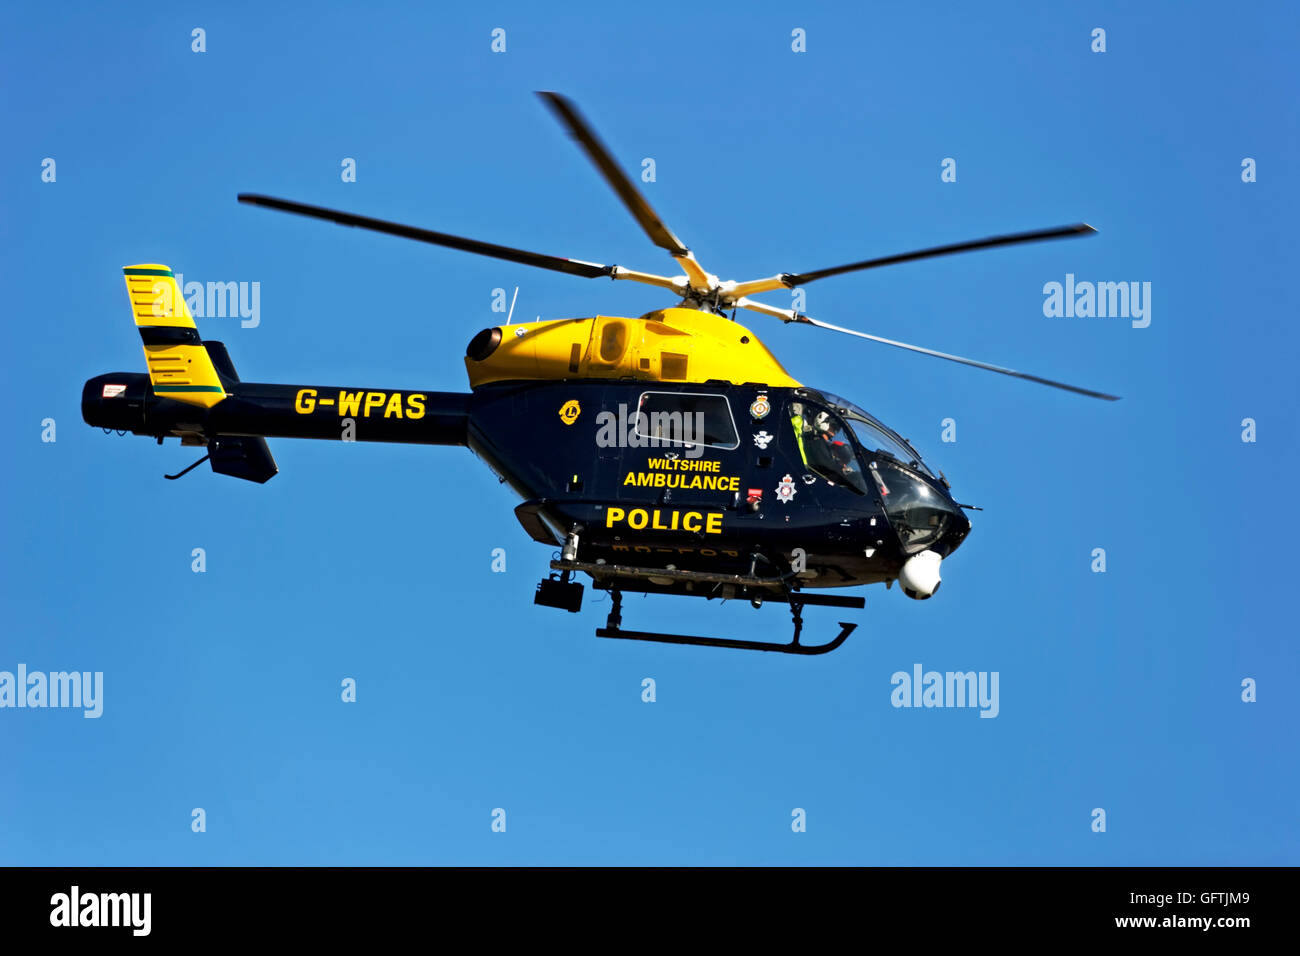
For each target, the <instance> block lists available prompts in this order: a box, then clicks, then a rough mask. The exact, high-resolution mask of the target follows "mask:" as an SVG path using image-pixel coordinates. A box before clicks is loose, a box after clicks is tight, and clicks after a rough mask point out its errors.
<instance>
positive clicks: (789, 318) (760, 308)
mask: <svg viewBox="0 0 1300 956" xmlns="http://www.w3.org/2000/svg"><path fill="white" fill-rule="evenodd" d="M736 305H737V306H738V307H739V308H742V309H749V310H750V311H751V312H759V313H762V314H763V315H771V316H775V317H776V318H778V319H780V320H781V321H783V322H793V323H799V324H801V325H815V326H816V327H817V328H819V329H830V330H831V331H832V332H843V333H844V334H845V335H855V336H857V337H858V338H860V339H868V340H870V341H872V342H881V343H883V344H885V345H892V346H894V348H899V349H907V350H908V351H909V352H920V353H921V354H922V355H933V356H934V357H935V358H941V359H947V360H948V361H949V362H958V363H960V364H962V365H973V366H974V367H975V368H982V369H985V370H986V371H989V372H997V373H998V374H1000V375H1011V376H1014V377H1015V378H1023V379H1025V380H1026V381H1029V382H1037V383H1038V384H1040V385H1050V386H1051V387H1052V388H1061V389H1064V390H1065V391H1067V392H1074V393H1075V394H1077V395H1087V396H1088V397H1089V398H1100V399H1104V400H1105V401H1108V402H1117V401H1119V398H1120V397H1119V396H1118V395H1108V394H1106V393H1105V392H1094V391H1093V390H1092V389H1090V388H1080V387H1079V386H1077V385H1067V384H1065V383H1064V382H1056V381H1053V380H1052V379H1050V378H1041V377H1039V376H1037V375H1030V374H1029V373H1028V372H1018V371H1016V370H1015V369H1013V368H1003V367H1002V366H1001V365H990V364H989V363H987V362H978V361H976V360H975V359H968V358H962V357H961V356H960V355H949V354H948V353H947V352H936V351H935V350H934V349H927V348H922V347H921V346H919V345H908V344H907V343H906V342H895V341H894V340H893V339H886V338H881V337H880V336H879V335H868V334H867V333H866V332H859V331H857V330H856V329H846V328H843V327H842V326H839V325H831V324H830V323H829V322H821V321H819V320H817V319H813V318H809V317H808V316H806V315H804V314H803V313H801V312H793V311H791V310H790V309H782V308H779V307H777V306H774V305H768V304H767V303H765V302H756V301H754V300H753V299H740V300H738V301H737V302H736Z"/></svg>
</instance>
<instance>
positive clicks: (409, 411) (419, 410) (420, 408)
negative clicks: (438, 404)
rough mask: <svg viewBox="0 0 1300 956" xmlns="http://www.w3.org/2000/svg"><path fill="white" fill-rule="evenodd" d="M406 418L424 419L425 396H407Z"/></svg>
mask: <svg viewBox="0 0 1300 956" xmlns="http://www.w3.org/2000/svg"><path fill="white" fill-rule="evenodd" d="M406 417H407V418H423V417H424V396H423V395H407V396H406Z"/></svg>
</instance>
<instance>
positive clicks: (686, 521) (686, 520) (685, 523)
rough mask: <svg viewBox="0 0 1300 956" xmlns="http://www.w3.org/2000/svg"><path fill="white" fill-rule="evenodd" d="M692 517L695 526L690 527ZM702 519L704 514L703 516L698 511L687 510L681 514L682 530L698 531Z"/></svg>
mask: <svg viewBox="0 0 1300 956" xmlns="http://www.w3.org/2000/svg"><path fill="white" fill-rule="evenodd" d="M692 519H694V520H695V527H694V528H692V527H691V520H692ZM703 519H704V516H703V515H702V514H700V513H699V512H698V511H688V512H686V514H684V515H682V530H683V531H691V532H698V531H699V530H700V522H701V521H702V520H703Z"/></svg>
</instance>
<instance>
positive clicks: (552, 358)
mask: <svg viewBox="0 0 1300 956" xmlns="http://www.w3.org/2000/svg"><path fill="white" fill-rule="evenodd" d="M465 369H466V371H467V372H468V373H469V384H470V387H471V388H477V387H478V386H480V385H486V384H488V383H490V382H504V381H517V380H520V379H566V378H634V379H640V380H643V381H650V382H707V381H709V380H720V381H725V382H733V383H735V384H737V385H739V384H742V383H745V382H753V383H760V384H763V385H772V386H786V387H797V386H798V385H799V383H798V382H796V381H795V380H794V379H792V378H791V377H790V375H789V373H788V372H786V370H785V369H784V368H782V367H781V363H780V362H778V361H777V360H776V357H775V356H774V355H772V353H771V352H769V351H768V349H767V346H765V345H764V344H763V343H762V342H761V341H759V339H758V337H757V336H756V335H754V333H753V332H751V331H749V329H747V328H745V327H744V326H743V325H741V324H740V323H739V322H733V321H731V320H730V319H727V318H724V317H723V316H719V315H713V314H711V313H708V312H700V311H698V310H696V309H682V308H671V309H662V310H660V311H657V312H648V313H646V314H645V315H643V316H641V317H640V318H637V319H629V318H623V317H621V316H611V315H598V316H595V317H594V318H589V319H557V320H554V321H548V322H525V323H521V324H519V325H506V326H500V327H497V328H493V329H485V330H483V331H482V332H480V333H479V334H478V335H476V336H475V337H474V339H473V341H471V342H470V344H469V348H468V349H467V350H466V355H465Z"/></svg>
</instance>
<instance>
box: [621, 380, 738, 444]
mask: <svg viewBox="0 0 1300 956" xmlns="http://www.w3.org/2000/svg"><path fill="white" fill-rule="evenodd" d="M637 411H638V412H639V414H638V415H637V418H636V433H637V435H639V436H640V437H642V438H652V439H657V440H658V441H660V442H662V443H664V444H670V445H686V446H688V447H689V446H692V445H706V446H708V447H710V448H739V447H740V438H739V436H738V434H737V432H736V420H735V419H734V418H733V417H732V415H731V404H730V403H729V402H728V401H727V397H726V396H725V395H708V394H704V393H701V392H642V393H641V402H640V404H639V405H638V408H637Z"/></svg>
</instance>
